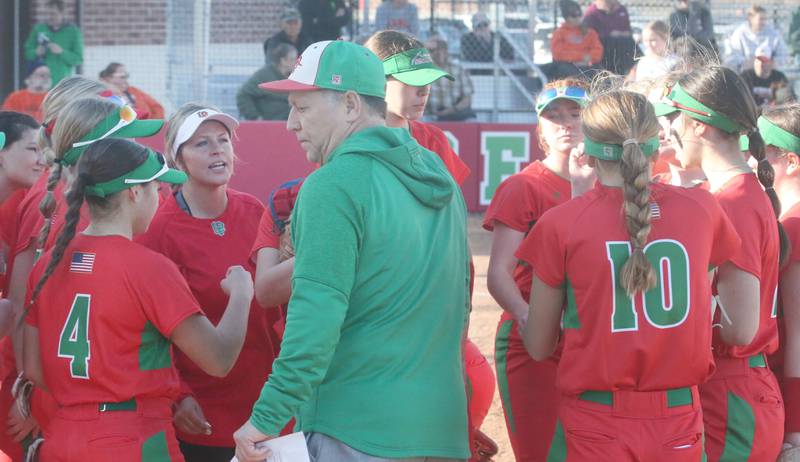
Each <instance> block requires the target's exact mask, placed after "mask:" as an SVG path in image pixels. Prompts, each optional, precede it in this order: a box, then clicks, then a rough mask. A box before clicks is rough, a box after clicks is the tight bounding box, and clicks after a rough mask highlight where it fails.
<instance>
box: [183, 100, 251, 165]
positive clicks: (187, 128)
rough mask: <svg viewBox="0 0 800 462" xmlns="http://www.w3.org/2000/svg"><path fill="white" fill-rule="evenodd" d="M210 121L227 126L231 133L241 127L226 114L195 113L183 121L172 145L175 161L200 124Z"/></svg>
mask: <svg viewBox="0 0 800 462" xmlns="http://www.w3.org/2000/svg"><path fill="white" fill-rule="evenodd" d="M208 120H216V121H217V122H220V123H221V124H222V125H225V127H226V128H227V129H228V131H229V132H231V133H233V131H234V130H236V129H237V128H238V127H239V121H238V120H236V118H234V117H233V116H231V115H228V114H225V113H224V112H219V111H215V110H214V109H200V110H199V111H195V112H193V113H192V114H190V115H189V116H188V117H186V119H184V120H183V123H182V124H181V126H180V128H179V129H178V134H177V136H176V137H175V142H174V143H173V144H172V153H171V154H172V158H173V159H175V156H177V155H178V149H180V147H181V145H182V144H183V143H185V142H186V141H188V140H189V138H191V137H192V136H193V135H194V132H196V131H197V129H198V128H199V127H200V124H202V123H203V122H206V121H208Z"/></svg>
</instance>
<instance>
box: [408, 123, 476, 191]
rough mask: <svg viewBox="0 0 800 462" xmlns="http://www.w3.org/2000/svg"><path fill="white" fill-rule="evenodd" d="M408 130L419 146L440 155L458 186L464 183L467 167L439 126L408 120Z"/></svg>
mask: <svg viewBox="0 0 800 462" xmlns="http://www.w3.org/2000/svg"><path fill="white" fill-rule="evenodd" d="M408 131H409V132H411V136H412V137H413V138H414V139H415V140H417V143H419V145H420V146H422V147H423V148H425V149H427V150H429V151H433V152H435V153H436V154H437V155H439V157H441V159H442V161H443V162H444V165H445V167H447V171H448V172H450V175H452V176H453V179H454V180H456V183H457V184H458V185H459V186H461V184H462V183H464V180H466V179H467V177H468V176H469V174H470V170H469V167H467V164H465V163H464V161H462V160H461V158H460V157H458V154H456V153H455V151H453V148H452V147H451V146H450V142H449V141H447V136H445V134H444V132H443V131H442V130H441V129H440V128H439V127H435V126H433V125H429V124H426V123H422V122H417V121H414V120H410V121H409V122H408Z"/></svg>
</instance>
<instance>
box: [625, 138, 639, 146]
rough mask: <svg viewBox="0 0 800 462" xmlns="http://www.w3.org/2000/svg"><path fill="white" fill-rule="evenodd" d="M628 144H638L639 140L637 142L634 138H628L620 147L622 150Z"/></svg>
mask: <svg viewBox="0 0 800 462" xmlns="http://www.w3.org/2000/svg"><path fill="white" fill-rule="evenodd" d="M629 144H639V140H637V139H636V138H628V139H627V140H625V141H623V142H622V147H623V148H624V147H625V146H627V145H629Z"/></svg>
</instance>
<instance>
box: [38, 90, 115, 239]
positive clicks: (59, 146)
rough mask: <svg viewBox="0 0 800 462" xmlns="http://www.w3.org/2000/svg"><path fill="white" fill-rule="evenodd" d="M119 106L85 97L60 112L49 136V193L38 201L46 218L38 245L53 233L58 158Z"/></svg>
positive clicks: (59, 168)
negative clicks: (50, 150)
mask: <svg viewBox="0 0 800 462" xmlns="http://www.w3.org/2000/svg"><path fill="white" fill-rule="evenodd" d="M115 110H119V106H118V105H116V104H114V103H113V102H111V101H110V100H107V99H103V98H93V97H89V98H82V99H78V100H76V101H72V102H71V103H69V104H67V105H66V106H65V107H64V108H63V109H61V110H60V111H59V112H58V120H57V123H56V125H55V127H54V128H53V134H52V136H51V137H50V142H51V144H52V148H51V149H52V151H53V154H54V158H55V160H56V162H55V163H54V164H53V166H52V168H51V169H50V176H48V177H47V193H46V194H45V196H44V197H43V198H42V201H41V202H40V203H39V211H40V212H41V213H42V215H44V217H45V221H44V226H43V227H42V230H41V232H40V233H39V247H40V248H42V247H44V244H45V242H47V236H48V234H50V224H51V220H50V218H51V217H52V216H53V213H54V212H55V209H56V199H55V195H54V193H53V191H54V190H55V188H56V185H57V184H58V181H59V180H60V179H61V174H62V173H63V170H64V167H63V165H61V163H59V162H58V160H59V159H61V157H62V156H63V155H64V154H65V153H66V152H67V151H69V149H70V148H72V144H73V143H75V142H77V141H79V140H80V139H81V138H83V137H84V136H86V134H87V133H89V132H90V131H91V130H92V129H93V128H94V127H95V126H96V125H97V124H99V123H100V122H101V121H103V119H105V118H106V117H108V115H109V114H111V113H112V112H113V111H115Z"/></svg>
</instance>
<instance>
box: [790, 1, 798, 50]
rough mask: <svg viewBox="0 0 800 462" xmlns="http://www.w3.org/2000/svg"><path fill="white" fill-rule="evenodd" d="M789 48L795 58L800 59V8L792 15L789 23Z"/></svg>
mask: <svg viewBox="0 0 800 462" xmlns="http://www.w3.org/2000/svg"><path fill="white" fill-rule="evenodd" d="M789 48H790V49H791V50H790V51H791V53H792V54H793V55H794V56H795V58H800V7H797V9H796V10H795V11H794V13H792V21H791V22H790V23H789Z"/></svg>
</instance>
